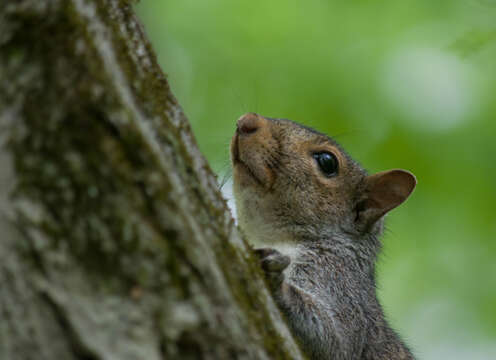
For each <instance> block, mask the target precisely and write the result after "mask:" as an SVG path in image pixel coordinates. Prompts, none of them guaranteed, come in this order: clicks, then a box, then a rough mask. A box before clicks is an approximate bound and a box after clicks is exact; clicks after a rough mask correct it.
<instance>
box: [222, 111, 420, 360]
mask: <svg viewBox="0 0 496 360" xmlns="http://www.w3.org/2000/svg"><path fill="white" fill-rule="evenodd" d="M231 161H232V165H233V193H234V199H235V203H236V212H237V219H238V224H239V227H240V229H241V231H242V232H243V233H244V235H245V236H246V237H247V239H248V241H249V242H250V243H251V244H252V245H254V246H255V247H259V248H256V249H255V253H256V255H258V257H259V259H260V263H261V266H262V269H263V270H264V273H265V275H266V278H267V280H268V284H269V287H270V290H271V292H272V294H273V297H274V299H275V301H276V303H277V305H278V306H279V308H280V310H281V311H282V313H283V314H284V315H285V317H286V318H287V321H288V324H289V326H290V328H291V329H292V331H293V333H294V334H295V335H296V337H297V338H298V339H299V341H300V343H301V345H302V347H303V349H304V351H305V352H306V353H307V354H308V355H309V356H310V358H311V359H335V360H351V359H357V360H358V359H360V360H376V359H388V360H395V359H414V357H413V355H412V353H411V351H410V350H409V349H408V347H407V346H406V345H405V344H404V343H403V341H402V340H401V339H400V338H399V336H398V335H397V334H396V333H395V332H394V331H393V330H392V329H391V327H390V326H389V325H388V323H387V321H386V319H385V316H384V312H383V310H382V307H381V305H380V303H379V301H378V299H377V295H376V281H375V263H376V258H377V255H378V253H379V251H380V249H381V243H380V240H379V236H380V235H381V233H382V230H383V217H384V215H385V214H386V213H387V212H389V211H390V210H392V209H394V208H395V207H397V206H398V205H400V204H401V203H402V202H403V201H405V200H406V199H407V198H408V196H409V195H410V194H411V193H412V191H413V189H414V188H415V186H416V183H417V180H416V178H415V176H414V175H413V174H412V173H410V172H408V171H406V170H400V169H395V170H390V171H384V172H379V173H377V174H373V175H368V174H367V172H366V171H365V170H364V169H363V168H362V167H361V166H360V165H359V164H358V163H357V162H356V161H354V160H353V159H352V158H351V157H350V156H349V155H348V154H347V153H346V152H345V151H344V150H343V148H342V147H341V146H340V145H339V144H338V143H337V142H336V141H334V140H333V139H332V138H330V137H328V136H326V135H324V134H322V133H320V132H318V131H316V130H314V129H312V128H309V127H306V126H304V125H300V124H298V123H296V122H293V121H291V120H287V119H275V118H268V117H263V116H260V115H258V114H255V113H247V114H245V115H243V116H242V117H241V118H240V119H239V120H238V122H237V128H236V132H235V134H234V136H233V138H232V141H231Z"/></svg>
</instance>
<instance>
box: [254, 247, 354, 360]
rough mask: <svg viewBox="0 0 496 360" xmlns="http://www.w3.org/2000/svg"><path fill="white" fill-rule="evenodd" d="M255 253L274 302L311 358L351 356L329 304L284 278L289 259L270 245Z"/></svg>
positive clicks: (346, 358)
mask: <svg viewBox="0 0 496 360" xmlns="http://www.w3.org/2000/svg"><path fill="white" fill-rule="evenodd" d="M255 254H256V255H257V256H258V257H259V258H260V262H261V266H262V269H263V270H264V273H265V276H266V278H267V281H268V285H269V287H270V290H271V292H272V294H273V296H274V299H275V301H276V302H277V304H278V306H279V308H280V309H281V310H282V312H283V313H284V314H285V316H286V318H287V320H288V322H289V325H290V327H291V328H292V330H293V332H294V333H295V335H297V337H298V338H300V339H301V341H302V346H303V347H304V349H305V351H306V352H307V353H308V354H309V355H310V356H311V359H314V360H320V359H322V360H323V359H326V360H328V359H335V360H348V359H352V355H351V354H354V353H355V352H353V350H354V349H352V345H351V344H350V343H349V342H347V341H346V340H347V338H346V334H344V333H341V332H340V331H339V330H338V328H337V327H336V326H335V323H336V321H335V319H334V316H333V313H332V310H331V309H330V308H329V306H326V305H325V304H323V303H321V302H320V301H318V300H317V299H316V297H315V296H314V295H312V294H311V293H309V292H307V291H305V290H303V289H301V288H299V287H297V286H296V285H295V284H292V283H290V282H289V281H288V280H287V279H285V276H284V270H285V269H286V268H287V267H288V266H289V264H290V263H291V260H290V258H289V257H288V256H285V255H283V254H281V253H280V252H279V251H277V250H275V249H271V248H261V249H256V250H255Z"/></svg>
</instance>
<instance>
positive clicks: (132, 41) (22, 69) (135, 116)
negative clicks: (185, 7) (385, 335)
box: [0, 0, 302, 360]
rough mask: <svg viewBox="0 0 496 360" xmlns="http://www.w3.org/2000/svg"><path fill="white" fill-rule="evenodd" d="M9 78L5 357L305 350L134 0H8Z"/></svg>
mask: <svg viewBox="0 0 496 360" xmlns="http://www.w3.org/2000/svg"><path fill="white" fill-rule="evenodd" d="M0 79H1V81H0V136H1V141H2V152H1V156H0V165H1V173H0V212H1V214H0V237H1V238H0V359H2V360H3V359H16V360H17V359H37V360H43V359H47V360H54V359H57V360H58V359H64V360H65V359H85V360H90V359H91V360H93V359H147V360H153V359H301V358H302V355H301V353H300V350H299V348H298V346H297V345H296V343H295V342H294V340H293V338H292V336H291V335H290V333H289V331H288V329H287V327H286V325H285V322H284V320H283V319H282V318H281V315H280V313H279V311H278V309H277V307H276V306H275V305H274V302H273V301H272V299H271V297H270V295H269V293H268V291H267V289H266V287H265V285H264V280H263V277H262V276H261V272H260V271H259V269H258V264H257V262H256V261H255V260H254V258H253V257H252V254H251V252H250V250H249V248H248V246H247V245H246V243H245V242H244V240H243V239H242V238H241V237H240V235H239V234H238V232H237V230H236V228H235V227H234V224H233V221H232V218H231V216H230V214H229V211H228V210H227V207H226V204H225V201H224V200H223V199H222V197H221V195H220V193H219V191H218V188H217V184H216V180H215V178H214V176H213V174H212V172H211V170H210V168H209V166H208V164H207V163H206V161H205V159H204V158H203V156H202V154H201V153H200V152H199V151H198V148H197V145H196V142H195V139H194V137H193V135H192V133H191V129H190V126H189V125H188V122H187V120H186V118H185V117H184V114H183V112H182V110H181V108H180V106H179V105H178V104H177V102H176V100H175V98H174V97H173V95H172V94H171V92H170V89H169V86H168V83H167V80H166V78H165V77H164V75H163V73H162V71H161V70H160V68H159V66H158V64H157V61H156V58H155V55H154V53H153V50H152V49H151V47H150V44H149V42H148V40H147V39H146V37H145V35H144V32H143V29H142V27H141V25H140V23H139V22H138V20H137V19H136V17H135V15H134V14H133V11H132V8H131V4H130V1H125V0H24V1H20V0H18V1H13V0H2V1H0ZM219 151H223V150H222V149H219Z"/></svg>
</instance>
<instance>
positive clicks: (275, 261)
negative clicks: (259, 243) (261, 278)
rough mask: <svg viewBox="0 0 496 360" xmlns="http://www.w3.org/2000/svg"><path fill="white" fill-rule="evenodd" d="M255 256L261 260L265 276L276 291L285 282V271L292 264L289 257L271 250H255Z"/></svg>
mask: <svg viewBox="0 0 496 360" xmlns="http://www.w3.org/2000/svg"><path fill="white" fill-rule="evenodd" d="M254 251H255V254H256V255H257V256H258V258H259V259H260V265H261V266H262V269H263V270H264V272H265V276H266V277H267V280H268V281H269V284H270V286H271V287H272V288H273V289H275V288H279V286H280V285H281V283H282V282H283V280H284V274H283V271H284V269H286V268H287V267H288V265H289V264H290V263H291V259H290V258H289V256H286V255H283V254H281V253H280V252H279V251H277V250H275V249H271V248H260V249H255V250H254Z"/></svg>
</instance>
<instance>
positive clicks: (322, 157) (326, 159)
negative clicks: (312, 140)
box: [313, 152, 338, 177]
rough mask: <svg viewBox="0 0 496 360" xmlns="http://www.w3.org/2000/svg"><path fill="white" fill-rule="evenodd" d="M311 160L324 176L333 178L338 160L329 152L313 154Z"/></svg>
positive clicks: (336, 171)
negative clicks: (317, 165)
mask: <svg viewBox="0 0 496 360" xmlns="http://www.w3.org/2000/svg"><path fill="white" fill-rule="evenodd" d="M313 158H314V159H315V161H317V164H319V167H320V170H322V172H323V173H324V175H325V176H329V177H331V176H334V175H336V174H337V173H338V159H336V156H335V155H334V154H332V153H329V152H318V153H315V154H313Z"/></svg>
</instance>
